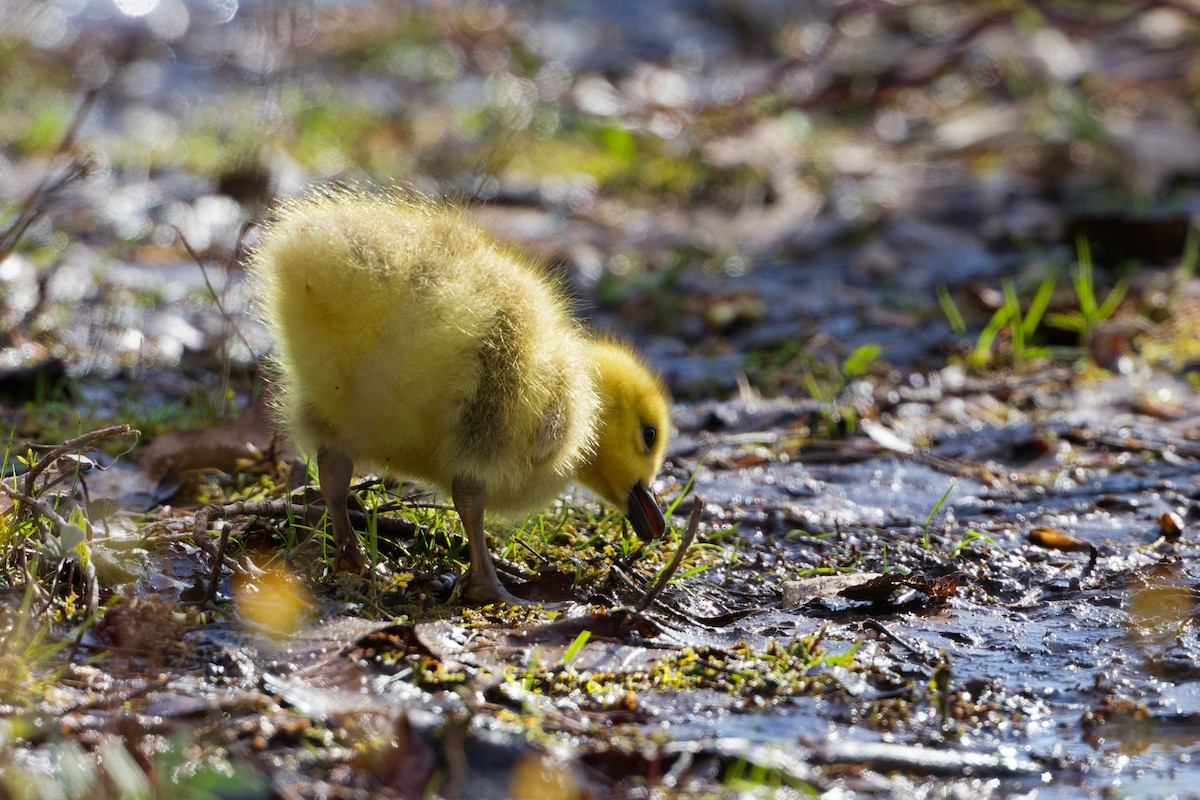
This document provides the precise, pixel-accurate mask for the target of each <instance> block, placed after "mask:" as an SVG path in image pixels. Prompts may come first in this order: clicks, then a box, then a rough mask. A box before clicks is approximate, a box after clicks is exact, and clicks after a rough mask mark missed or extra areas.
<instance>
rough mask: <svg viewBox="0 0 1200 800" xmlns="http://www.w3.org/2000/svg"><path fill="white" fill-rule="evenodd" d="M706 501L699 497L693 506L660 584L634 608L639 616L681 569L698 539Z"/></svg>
mask: <svg viewBox="0 0 1200 800" xmlns="http://www.w3.org/2000/svg"><path fill="white" fill-rule="evenodd" d="M703 506H704V501H703V500H702V499H700V498H699V497H697V498H696V504H695V505H694V506H692V515H691V517H690V518H689V519H688V526H687V530H686V531H685V532H684V534H683V538H682V539H680V540H679V547H677V548H676V549H675V555H674V556H672V557H671V562H670V563H669V564H667V566H666V567H665V568H664V569H663V571H662V573H661V574H659V576H658V582H657V583H655V584H654V585H653V586H651V587H650V589H649V590H648V591H647V592H646V594H645V595H643V596H642V599H641V600H640V601H639V602H638V604H637V605H636V606H635V607H634V610H635V611H637V612H638V613H639V614H640V613H641V612H643V611H645V610H646V609H647V608H649V607H650V604H651V603H653V602H654V601H655V599H656V598H657V597H658V596H659V595H660V594H662V590H663V589H665V588H666V587H667V583H668V582H670V580H671V578H672V577H673V576H674V575H675V571H676V570H678V569H679V565H680V564H681V563H683V555H684V553H686V552H687V550H688V548H689V547H691V546H692V540H693V539H695V538H696V532H697V531H698V530H700V509H701V508H703Z"/></svg>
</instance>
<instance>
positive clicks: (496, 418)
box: [249, 187, 670, 603]
mask: <svg viewBox="0 0 1200 800" xmlns="http://www.w3.org/2000/svg"><path fill="white" fill-rule="evenodd" d="M249 267H250V270H251V273H252V276H253V277H254V279H255V280H256V281H257V283H258V285H259V287H260V290H261V291H260V297H261V301H260V302H261V312H262V316H263V318H264V319H265V321H266V323H267V325H268V327H269V328H270V330H271V332H272V333H273V335H274V337H275V341H276V343H277V348H276V355H275V361H276V366H277V371H278V382H279V389H280V392H279V397H280V399H279V403H278V421H279V424H280V425H281V427H282V428H283V430H284V432H285V433H286V434H288V435H289V436H290V437H291V438H292V439H293V441H294V442H295V443H296V445H297V446H299V447H300V448H301V449H302V450H305V451H307V452H309V453H315V454H316V458H317V473H318V479H319V480H320V484H321V491H322V493H323V494H324V496H325V505H326V509H327V511H328V514H329V518H330V520H331V523H332V526H333V535H334V539H335V542H336V543H337V547H338V556H339V560H340V561H341V562H342V563H343V564H344V565H345V566H346V567H348V568H350V569H353V570H356V571H361V570H362V569H363V568H364V567H365V566H366V562H365V558H364V554H363V548H362V544H361V542H360V541H359V539H358V536H357V535H356V534H355V532H354V529H353V528H352V527H351V525H350V517H349V514H348V512H347V508H346V503H347V498H348V494H349V486H350V481H351V478H352V474H353V471H354V467H355V465H356V464H358V465H363V466H366V467H368V468H371V469H374V470H378V471H381V472H385V473H387V474H390V475H394V476H397V477H401V478H410V479H415V480H418V481H420V482H423V483H426V484H429V485H430V486H432V487H433V488H434V489H436V490H438V491H440V492H441V493H442V494H444V495H445V494H448V495H449V496H450V498H451V499H452V500H453V503H454V507H455V509H456V510H457V511H458V514H459V517H460V518H461V519H462V524H463V528H464V529H465V531H466V535H467V540H468V542H469V555H470V567H469V569H468V570H467V572H466V573H465V575H464V576H463V578H461V579H460V582H459V584H458V585H457V586H456V590H458V591H461V593H462V595H463V596H464V597H465V598H466V599H467V600H468V601H471V602H476V603H490V602H498V601H499V602H507V603H520V602H521V601H520V600H518V599H517V598H515V597H514V596H513V595H512V594H510V593H509V592H508V590H507V589H505V588H504V586H503V585H502V584H501V583H500V580H499V578H498V577H497V574H496V569H495V566H494V564H493V563H492V559H491V555H490V553H489V551H488V548H487V540H486V535H485V532H484V510H485V508H486V509H487V511H488V513H489V515H491V514H495V515H499V516H501V517H508V518H512V517H516V516H521V515H523V514H526V513H529V512H530V511H533V510H536V509H538V508H544V507H545V506H546V505H548V504H549V503H550V502H551V501H552V500H553V499H554V498H555V497H556V496H558V495H559V494H560V493H561V492H562V490H563V489H564V487H565V486H566V485H567V484H568V483H571V482H578V483H580V484H582V485H583V486H585V487H587V488H588V489H590V490H592V491H593V492H595V493H596V494H597V495H599V496H600V497H601V498H602V499H604V500H605V501H607V502H609V503H611V504H612V505H613V506H615V507H617V508H618V509H620V510H621V511H622V512H623V513H624V514H625V515H626V517H627V518H628V519H629V521H630V523H631V525H632V526H633V528H634V530H635V531H636V532H637V534H638V535H639V536H640V537H641V538H643V539H645V540H650V539H654V538H657V537H658V536H660V535H661V534H662V533H663V531H664V529H665V527H666V521H665V520H664V518H663V515H662V511H661V510H660V509H659V507H658V505H657V503H656V501H655V500H654V497H653V495H652V494H651V492H650V488H649V487H650V484H651V482H652V481H653V479H654V476H655V475H656V474H657V473H658V470H659V467H660V466H661V465H662V459H663V450H664V449H665V447H666V443H667V437H668V435H669V419H668V409H669V406H670V400H669V397H668V395H667V391H666V388H665V387H664V385H663V383H662V380H661V379H660V378H659V377H658V376H657V375H656V374H655V373H653V372H652V371H651V370H650V369H648V368H647V367H646V365H645V364H644V363H643V362H642V361H641V359H640V358H639V357H638V356H637V354H636V353H635V352H634V351H633V350H631V349H630V348H629V347H628V346H626V345H625V344H622V343H619V342H616V341H613V340H611V339H607V338H598V337H595V336H593V335H590V334H588V333H587V332H585V331H584V330H583V329H582V328H581V327H580V325H579V323H578V322H577V321H576V320H575V319H574V318H573V317H572V315H571V314H570V312H569V309H568V302H567V300H566V299H565V298H564V296H563V294H562V292H561V290H560V289H559V287H558V285H557V283H556V282H555V281H553V280H551V279H550V278H549V277H548V276H547V275H546V274H545V272H544V270H543V268H542V267H541V265H539V264H538V263H536V262H535V261H533V260H532V259H530V258H529V257H528V256H526V255H523V254H521V253H519V252H516V251H514V250H512V249H510V248H508V247H505V246H503V245H501V244H500V243H498V242H497V241H495V240H494V239H492V238H491V237H490V236H488V235H487V234H486V233H485V232H484V231H482V230H481V229H480V228H479V227H477V226H476V225H474V224H473V223H471V222H470V221H469V220H468V219H467V217H466V215H465V214H464V212H463V211H462V210H461V209H459V208H456V207H454V206H453V205H450V204H446V203H439V202H434V201H430V200H427V199H425V198H423V197H420V196H417V195H415V194H411V193H408V192H402V191H398V190H391V191H384V192H371V191H367V190H363V189H358V188H346V187H337V188H328V187H327V188H324V189H319V190H316V191H313V192H312V193H310V194H308V195H307V196H303V197H300V198H296V199H292V200H288V201H285V202H283V203H282V204H280V205H279V206H278V207H277V208H276V210H275V212H274V214H273V216H272V218H271V220H270V221H269V222H268V224H267V226H266V227H265V229H264V230H263V232H262V235H261V239H260V242H259V244H258V245H257V246H256V247H255V248H254V249H253V251H252V253H251V255H250V259H249Z"/></svg>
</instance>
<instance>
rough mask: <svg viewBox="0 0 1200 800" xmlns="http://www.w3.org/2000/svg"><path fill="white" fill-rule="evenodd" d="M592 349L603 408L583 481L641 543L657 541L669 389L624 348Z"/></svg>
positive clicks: (662, 524)
mask: <svg viewBox="0 0 1200 800" xmlns="http://www.w3.org/2000/svg"><path fill="white" fill-rule="evenodd" d="M589 346H590V347H591V349H592V358H593V360H594V361H595V363H596V366H597V370H598V381H597V390H598V393H599V395H600V404H601V407H600V417H599V422H598V424H597V426H596V428H597V429H596V446H595V450H594V451H593V453H592V456H591V458H590V459H589V460H588V462H587V463H586V464H584V465H583V466H582V467H581V468H580V470H579V479H580V481H581V482H582V483H583V485H584V486H586V487H588V488H589V489H591V490H592V491H593V492H595V493H596V494H598V495H600V497H602V498H604V499H605V500H607V501H608V502H610V503H612V504H613V505H614V506H616V507H617V508H619V509H621V510H622V511H623V512H625V516H626V517H628V518H629V522H630V524H632V525H633V529H634V530H635V531H636V532H637V534H638V536H639V537H641V538H642V539H644V540H647V541H648V540H650V539H655V538H658V537H659V536H661V535H662V534H663V532H664V531H665V530H666V527H667V523H666V520H665V519H663V514H662V511H661V510H660V509H659V507H658V503H657V502H655V500H654V495H652V494H651V493H650V489H649V487H650V484H651V482H652V481H653V480H654V476H655V475H657V474H658V470H659V467H661V466H662V460H663V451H664V450H665V449H666V447H667V438H668V436H669V435H670V430H671V429H670V419H669V409H670V398H669V397H668V395H667V389H666V387H665V386H664V385H663V382H662V380H661V379H660V378H659V377H658V376H657V375H656V374H655V373H654V372H652V371H651V370H650V369H649V368H648V367H646V365H645V364H643V363H642V361H641V360H640V359H639V358H638V357H637V355H636V354H634V352H633V351H632V350H630V349H629V348H628V347H626V346H625V345H623V344H621V343H619V342H614V341H609V340H602V341H596V342H593V343H591V344H590V345H589Z"/></svg>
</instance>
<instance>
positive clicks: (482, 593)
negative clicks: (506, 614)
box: [450, 565, 538, 606]
mask: <svg viewBox="0 0 1200 800" xmlns="http://www.w3.org/2000/svg"><path fill="white" fill-rule="evenodd" d="M493 577H494V576H493ZM450 598H451V599H452V600H456V599H459V598H462V599H463V600H465V601H466V602H468V603H471V604H472V605H479V606H485V605H488V604H489V603H505V604H506V605H510V606H536V605H538V604H537V603H535V602H534V601H532V600H526V599H524V598H522V597H517V596H516V595H515V594H513V593H512V592H510V591H509V590H508V589H506V588H504V585H503V584H502V583H500V581H499V580H498V579H496V580H493V581H488V580H486V578H484V577H483V576H480V575H479V574H477V571H476V570H475V569H474V566H473V565H472V568H471V569H468V570H467V571H466V572H464V573H463V574H462V575H461V576H460V577H459V579H458V580H457V581H455V582H454V590H453V591H452V592H451V593H450Z"/></svg>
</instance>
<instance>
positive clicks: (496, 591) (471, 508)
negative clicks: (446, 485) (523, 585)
mask: <svg viewBox="0 0 1200 800" xmlns="http://www.w3.org/2000/svg"><path fill="white" fill-rule="evenodd" d="M450 496H451V498H452V499H453V500H454V508H455V509H456V510H457V511H458V516H459V517H460V518H461V519H462V524H463V529H464V530H465V531H466V532H467V543H468V545H469V546H470V555H471V565H470V566H469V567H468V568H467V574H466V575H464V576H463V577H462V578H460V579H459V583H458V585H457V586H456V587H455V592H456V593H457V592H461V593H462V595H463V597H465V598H466V599H467V600H469V601H470V602H472V603H496V602H500V603H508V604H509V605H530V603H529V601H527V600H522V599H520V598H519V597H516V596H515V595H513V594H512V593H511V592H509V591H508V589H505V588H504V586H503V585H502V584H501V583H500V578H499V577H498V576H497V575H496V566H495V565H494V564H493V563H492V554H491V553H490V552H489V551H488V547H487V536H486V534H485V533H484V529H483V504H484V501H485V500H486V499H487V490H486V489H485V488H484V486H483V484H482V483H480V482H478V481H476V480H472V479H470V478H455V479H454V480H453V482H451V484H450Z"/></svg>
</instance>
